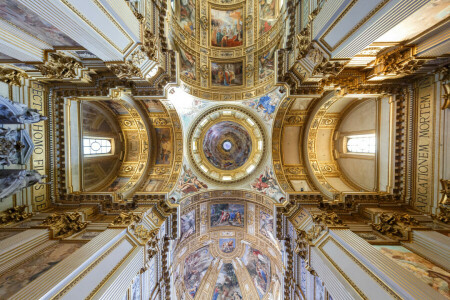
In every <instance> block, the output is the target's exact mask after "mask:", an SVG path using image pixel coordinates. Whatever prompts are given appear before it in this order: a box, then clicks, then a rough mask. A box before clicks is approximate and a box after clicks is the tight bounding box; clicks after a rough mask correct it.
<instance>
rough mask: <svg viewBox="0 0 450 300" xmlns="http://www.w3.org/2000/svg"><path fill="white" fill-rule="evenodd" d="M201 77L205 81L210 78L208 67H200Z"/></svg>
mask: <svg viewBox="0 0 450 300" xmlns="http://www.w3.org/2000/svg"><path fill="white" fill-rule="evenodd" d="M200 75H201V76H202V78H204V79H207V78H208V77H209V68H208V66H207V65H203V66H201V67H200Z"/></svg>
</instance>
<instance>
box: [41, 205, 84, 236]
mask: <svg viewBox="0 0 450 300" xmlns="http://www.w3.org/2000/svg"><path fill="white" fill-rule="evenodd" d="M40 226H43V227H48V228H49V229H50V231H51V232H52V235H53V238H58V239H62V238H66V237H69V236H71V235H73V234H75V233H77V232H80V231H81V230H83V229H85V228H86V226H87V222H83V219H82V216H81V214H80V213H78V212H74V213H55V214H52V215H50V216H48V217H47V218H46V219H45V220H44V221H43V222H42V224H41V225H40Z"/></svg>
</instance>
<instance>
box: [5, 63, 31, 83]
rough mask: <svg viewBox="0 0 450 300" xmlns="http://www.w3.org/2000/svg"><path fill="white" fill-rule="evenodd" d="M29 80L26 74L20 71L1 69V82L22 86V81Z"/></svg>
mask: <svg viewBox="0 0 450 300" xmlns="http://www.w3.org/2000/svg"><path fill="white" fill-rule="evenodd" d="M26 78H28V75H27V74H26V73H25V72H21V71H19V70H14V69H9V68H4V67H0V81H2V82H5V83H7V84H12V85H18V86H21V85H22V79H26Z"/></svg>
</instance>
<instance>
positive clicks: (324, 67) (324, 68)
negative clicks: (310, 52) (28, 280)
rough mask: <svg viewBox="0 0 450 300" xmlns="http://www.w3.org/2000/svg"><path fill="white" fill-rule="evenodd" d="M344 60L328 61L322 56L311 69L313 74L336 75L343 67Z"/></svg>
mask: <svg viewBox="0 0 450 300" xmlns="http://www.w3.org/2000/svg"><path fill="white" fill-rule="evenodd" d="M345 65H346V62H340V61H333V62H331V61H328V59H326V58H325V57H323V58H322V62H321V63H319V64H318V65H317V66H316V68H315V69H314V71H313V75H325V76H326V75H331V76H337V75H339V73H340V72H341V71H342V70H343V69H344V67H345Z"/></svg>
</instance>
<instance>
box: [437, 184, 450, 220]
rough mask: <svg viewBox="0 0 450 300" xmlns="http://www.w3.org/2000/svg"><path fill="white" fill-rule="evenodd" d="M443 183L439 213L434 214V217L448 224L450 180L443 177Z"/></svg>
mask: <svg viewBox="0 0 450 300" xmlns="http://www.w3.org/2000/svg"><path fill="white" fill-rule="evenodd" d="M441 185H442V190H441V193H442V198H441V201H439V207H438V208H439V213H438V214H437V215H435V216H434V219H436V220H438V221H440V222H442V223H445V224H448V223H449V221H450V206H449V198H450V180H444V179H441Z"/></svg>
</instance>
